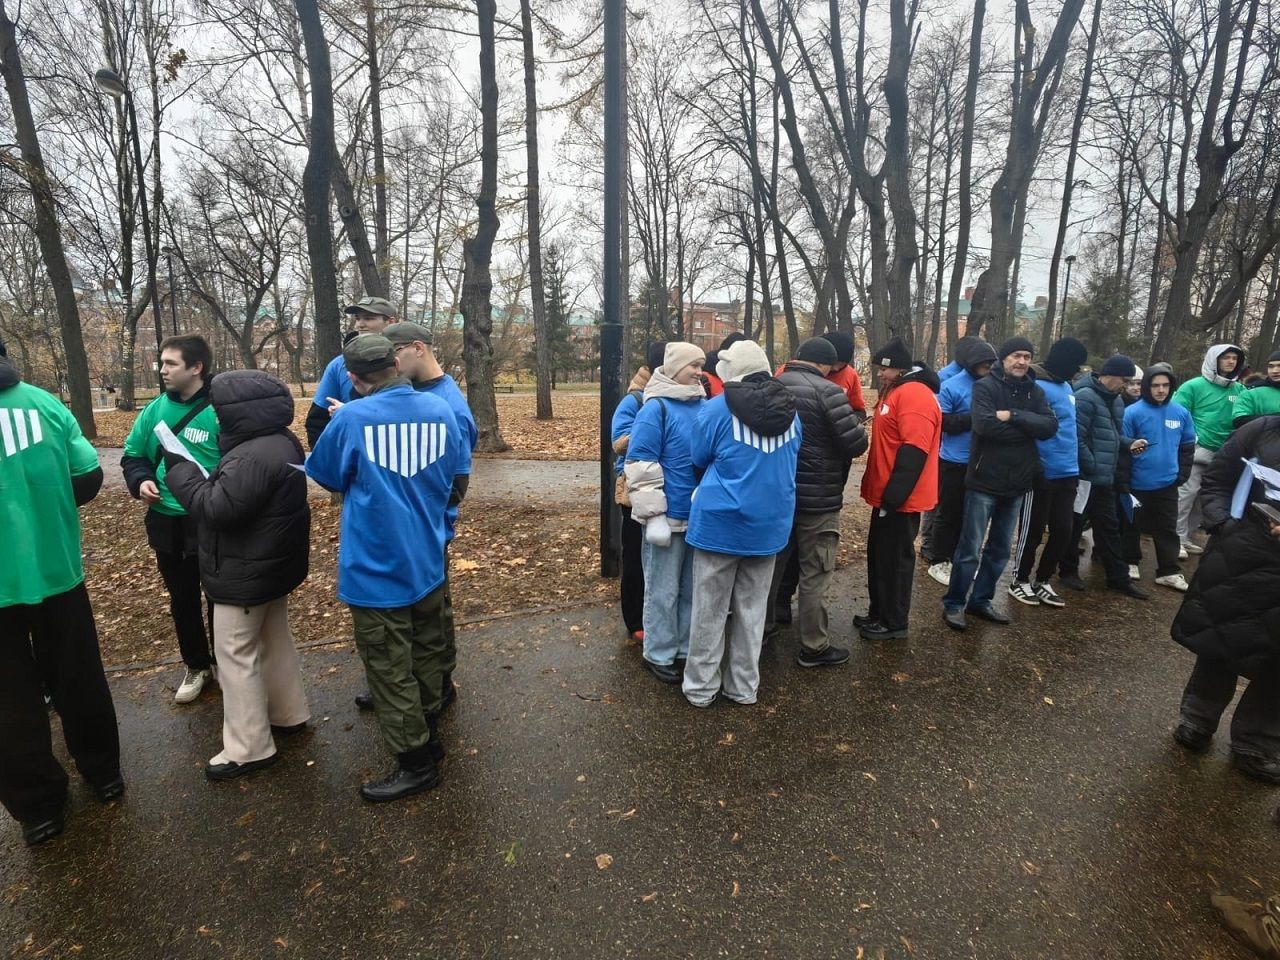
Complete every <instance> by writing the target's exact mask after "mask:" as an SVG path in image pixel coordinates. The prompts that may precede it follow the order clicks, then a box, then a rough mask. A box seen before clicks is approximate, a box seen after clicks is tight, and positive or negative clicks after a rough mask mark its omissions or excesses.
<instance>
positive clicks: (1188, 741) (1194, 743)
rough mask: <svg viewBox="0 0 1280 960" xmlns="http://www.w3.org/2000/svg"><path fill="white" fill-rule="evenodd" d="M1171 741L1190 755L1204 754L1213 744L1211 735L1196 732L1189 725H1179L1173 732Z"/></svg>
mask: <svg viewBox="0 0 1280 960" xmlns="http://www.w3.org/2000/svg"><path fill="white" fill-rule="evenodd" d="M1173 739H1175V740H1177V741H1178V743H1180V744H1182V745H1183V746H1184V747H1186V748H1187V749H1188V750H1190V751H1191V752H1192V753H1204V752H1205V751H1206V750H1208V749H1209V747H1210V746H1212V744H1213V734H1212V733H1205V732H1204V731H1203V730H1197V729H1196V728H1195V727H1193V726H1191V724H1189V723H1180V724H1178V726H1177V728H1176V729H1175V730H1174V731H1173Z"/></svg>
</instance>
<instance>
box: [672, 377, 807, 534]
mask: <svg viewBox="0 0 1280 960" xmlns="http://www.w3.org/2000/svg"><path fill="white" fill-rule="evenodd" d="M801 437H802V433H801V426H800V418H799V417H798V416H796V400H795V396H794V395H793V394H792V393H791V391H790V390H788V389H787V388H786V387H785V386H783V385H782V384H781V383H779V382H778V381H777V380H774V379H773V378H772V377H770V376H769V375H768V374H766V373H758V374H753V375H751V376H749V377H747V378H746V379H745V380H743V381H741V382H729V383H726V384H725V385H724V393H723V394H721V395H720V396H718V397H716V398H714V399H712V400H710V401H708V402H707V403H706V404H704V405H703V408H702V410H701V411H700V412H699V415H698V423H697V427H696V429H695V430H694V432H693V445H692V446H693V463H694V465H695V466H696V467H698V468H699V469H701V470H705V471H706V472H705V473H704V474H703V477H702V482H701V483H700V484H699V485H698V489H697V490H696V491H695V492H694V495H693V503H692V511H691V513H690V516H689V532H688V533H687V534H686V535H685V542H686V543H688V544H690V545H691V546H694V547H697V548H698V549H699V550H708V551H711V552H714V553H725V554H730V555H732V556H737V557H767V556H772V555H773V554H775V553H779V552H781V551H782V549H783V547H785V546H786V545H787V538H788V537H789V536H790V535H791V521H792V517H793V515H794V513H795V505H796V460H797V458H798V457H799V454H800V442H801Z"/></svg>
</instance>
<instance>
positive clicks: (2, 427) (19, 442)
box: [0, 408, 44, 457]
mask: <svg viewBox="0 0 1280 960" xmlns="http://www.w3.org/2000/svg"><path fill="white" fill-rule="evenodd" d="M43 439H44V431H43V430H41V429H40V414H38V413H36V411H34V410H10V409H8V408H0V442H3V443H4V455H5V456H6V457H12V456H13V455H14V454H15V453H19V452H20V451H22V450H25V449H27V447H32V446H35V445H36V444H37V443H39V442H40V441H41V440H43Z"/></svg>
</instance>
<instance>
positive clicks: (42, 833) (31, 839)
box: [22, 811, 66, 847]
mask: <svg viewBox="0 0 1280 960" xmlns="http://www.w3.org/2000/svg"><path fill="white" fill-rule="evenodd" d="M64 826H66V814H64V813H62V812H61V811H59V812H58V813H56V814H54V815H53V816H52V817H49V818H47V819H45V820H30V821H27V822H24V823H23V824H22V839H23V840H24V841H25V842H26V844H27V846H28V847H34V846H36V844H40V843H46V842H48V841H50V840H52V839H53V838H54V837H56V836H57V835H58V834H60V833H61V832H62V829H63V827H64Z"/></svg>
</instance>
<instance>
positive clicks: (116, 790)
mask: <svg viewBox="0 0 1280 960" xmlns="http://www.w3.org/2000/svg"><path fill="white" fill-rule="evenodd" d="M91 786H92V787H93V795H94V796H95V797H97V798H98V802H99V803H110V802H111V801H112V800H119V799H120V798H121V797H123V796H124V777H121V776H119V775H117V776H116V777H114V778H113V779H111V780H108V781H107V782H106V783H95V784H91Z"/></svg>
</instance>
